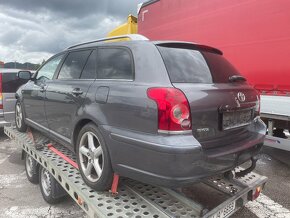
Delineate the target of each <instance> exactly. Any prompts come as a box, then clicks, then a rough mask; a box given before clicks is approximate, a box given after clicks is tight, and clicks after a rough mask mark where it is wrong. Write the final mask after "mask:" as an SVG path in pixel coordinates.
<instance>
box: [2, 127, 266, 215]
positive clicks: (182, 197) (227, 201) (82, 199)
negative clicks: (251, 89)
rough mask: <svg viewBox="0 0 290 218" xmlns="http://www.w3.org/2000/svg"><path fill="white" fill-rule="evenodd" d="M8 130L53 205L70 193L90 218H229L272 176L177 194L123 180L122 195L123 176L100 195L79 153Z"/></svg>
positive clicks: (226, 180) (221, 181)
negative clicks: (90, 182) (81, 164)
mask: <svg viewBox="0 0 290 218" xmlns="http://www.w3.org/2000/svg"><path fill="white" fill-rule="evenodd" d="M4 132H5V134H6V135H7V136H8V137H9V138H11V139H12V140H14V141H15V142H16V143H17V144H18V145H19V146H20V147H21V148H22V151H23V152H22V154H23V155H22V156H26V161H25V162H26V164H25V166H26V172H27V174H28V173H29V172H30V174H31V172H32V174H33V173H34V174H37V172H35V166H36V163H37V166H38V167H39V168H40V169H39V171H38V172H39V173H40V176H39V180H40V181H39V183H40V187H41V192H42V195H43V197H44V199H45V200H46V201H47V202H51V203H56V202H57V201H58V200H59V199H61V198H62V197H63V196H65V195H70V196H71V197H72V199H73V200H74V201H75V202H76V203H77V204H78V205H79V206H80V207H81V208H82V209H83V211H84V212H85V213H86V214H87V215H88V216H89V217H94V218H95V217H154V218H157V217H212V218H223V217H229V216H231V215H232V214H233V213H235V212H236V211H237V210H238V209H240V208H241V207H243V206H244V205H245V204H246V203H247V202H248V201H251V200H255V199H256V198H257V197H258V196H259V194H260V192H261V191H262V190H263V188H264V186H265V183H266V181H267V177H265V176H261V175H258V174H257V173H254V172H251V173H248V174H247V175H245V176H243V177H241V178H235V176H234V175H235V173H232V174H231V173H230V174H228V175H218V176H214V177H210V178H208V179H205V180H203V181H201V182H200V183H196V184H193V185H191V186H189V187H185V188H178V189H174V190H173V189H167V188H163V187H157V186H153V185H149V184H143V183H141V182H137V181H134V180H131V179H127V178H121V179H120V182H119V185H118V192H116V190H114V189H116V188H117V186H116V185H117V183H116V182H117V180H118V177H117V176H114V182H113V185H112V191H111V192H109V191H108V192H96V191H94V190H92V189H91V188H90V187H88V186H87V185H86V184H85V183H84V181H83V180H82V178H81V175H80V173H79V170H78V166H77V164H76V157H75V155H74V154H73V153H72V152H71V151H69V150H68V149H66V148H65V147H64V146H60V145H58V144H57V143H55V142H52V141H51V140H49V139H48V138H46V137H45V136H44V135H42V134H41V133H39V132H38V131H36V130H31V131H28V133H21V132H19V131H17V130H16V129H15V128H14V127H12V126H11V127H5V128H4ZM32 163H34V164H32ZM32 168H34V171H33V170H31V169H32ZM241 170H242V168H240V167H238V168H236V169H235V171H236V172H237V171H241ZM31 178H34V177H31V176H28V179H29V180H30V181H31V182H34V183H36V182H37V181H33V180H32V179H31ZM48 178H50V179H48ZM48 183H49V185H50V188H49V189H47V187H48ZM47 192H49V193H50V194H47ZM48 196H49V198H48Z"/></svg>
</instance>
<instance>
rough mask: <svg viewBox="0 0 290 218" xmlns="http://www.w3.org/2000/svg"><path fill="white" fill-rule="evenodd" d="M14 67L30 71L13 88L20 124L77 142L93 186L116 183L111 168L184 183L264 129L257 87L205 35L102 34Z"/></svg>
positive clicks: (229, 159)
mask: <svg viewBox="0 0 290 218" xmlns="http://www.w3.org/2000/svg"><path fill="white" fill-rule="evenodd" d="M137 36H138V37H139V38H142V36H140V35H137ZM137 36H136V35H135V37H137ZM124 37H125V36H124ZM126 37H129V36H126ZM131 37H132V36H131ZM144 38H145V37H144ZM18 76H19V77H20V78H23V79H30V80H29V81H28V82H27V83H26V84H25V85H23V86H22V87H20V88H19V90H18V91H17V93H16V98H17V102H16V116H15V117H16V127H17V129H18V130H20V131H25V129H26V127H27V126H30V127H33V128H36V129H37V130H39V131H41V132H43V133H44V134H46V135H47V136H49V137H50V138H51V139H52V140H55V141H57V142H59V143H61V144H62V145H64V146H66V147H67V148H69V149H70V150H72V151H74V152H75V153H76V156H77V162H78V165H79V168H80V172H81V175H82V177H83V179H84V180H85V182H86V183H87V184H88V185H89V186H90V187H92V188H94V189H96V190H107V189H108V188H109V187H110V185H111V183H112V177H113V172H115V173H117V174H119V175H121V176H125V177H129V178H132V179H136V180H140V181H143V182H146V183H152V184H156V185H162V186H167V187H178V186H183V185H187V184H190V183H193V182H196V181H199V180H200V179H202V178H205V177H208V176H211V175H214V174H219V173H223V172H227V171H230V170H232V169H233V168H235V167H236V166H237V165H239V164H242V163H244V162H245V161H248V160H250V159H251V158H252V157H253V156H255V155H256V154H257V153H258V152H259V150H260V148H261V146H262V144H263V140H264V137H265V132H266V127H265V125H264V123H263V122H262V121H261V120H260V119H259V96H258V94H257V92H256V91H255V90H254V89H253V88H252V87H251V86H250V85H248V84H247V82H246V80H245V79H244V78H243V77H242V76H241V75H240V74H239V73H238V72H237V70H236V69H235V68H234V67H233V66H232V65H231V64H230V63H229V62H228V61H226V59H225V58H224V57H223V56H222V52H221V51H219V50H218V49H215V48H212V47H208V46H204V45H199V44H193V43H186V42H176V41H149V40H125V41H124V40H123V41H120V40H119V41H117V40H99V41H94V42H88V43H82V44H79V45H75V46H72V47H70V48H68V49H67V50H65V51H63V52H61V53H59V54H57V55H54V56H53V57H51V58H50V59H49V60H48V61H47V62H46V63H45V64H43V65H42V66H41V67H40V69H39V70H38V71H37V72H36V73H35V74H34V76H33V77H32V78H31V76H30V74H29V72H19V74H18Z"/></svg>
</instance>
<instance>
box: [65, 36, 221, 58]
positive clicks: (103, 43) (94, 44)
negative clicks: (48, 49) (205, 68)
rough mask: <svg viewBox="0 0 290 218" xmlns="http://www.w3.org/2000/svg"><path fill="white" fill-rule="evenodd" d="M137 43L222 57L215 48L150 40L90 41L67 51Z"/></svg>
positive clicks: (197, 44)
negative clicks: (197, 51) (205, 52)
mask: <svg viewBox="0 0 290 218" xmlns="http://www.w3.org/2000/svg"><path fill="white" fill-rule="evenodd" d="M137 43H153V44H154V45H158V46H164V47H172V48H187V49H196V50H203V51H208V52H213V53H216V54H220V55H222V54H223V53H222V51H220V50H219V49H217V48H214V47H211V46H207V45H203V44H199V43H195V42H186V41H150V40H128V41H101V42H98V41H92V42H86V43H80V44H78V45H74V46H71V47H69V48H68V49H67V50H68V51H70V50H75V49H80V48H92V47H97V46H114V45H115V46H126V45H130V44H137Z"/></svg>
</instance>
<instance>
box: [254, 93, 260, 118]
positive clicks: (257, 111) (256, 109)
mask: <svg viewBox="0 0 290 218" xmlns="http://www.w3.org/2000/svg"><path fill="white" fill-rule="evenodd" d="M260 108H261V100H260V94H258V95H257V101H256V106H255V115H256V116H260Z"/></svg>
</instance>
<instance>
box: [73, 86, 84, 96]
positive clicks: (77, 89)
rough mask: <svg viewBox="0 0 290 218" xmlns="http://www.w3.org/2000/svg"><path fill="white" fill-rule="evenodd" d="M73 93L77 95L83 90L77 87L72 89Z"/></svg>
mask: <svg viewBox="0 0 290 218" xmlns="http://www.w3.org/2000/svg"><path fill="white" fill-rule="evenodd" d="M72 94H73V95H75V96H78V95H81V94H83V91H82V90H81V89H80V88H75V89H73V90H72Z"/></svg>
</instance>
